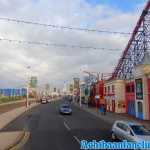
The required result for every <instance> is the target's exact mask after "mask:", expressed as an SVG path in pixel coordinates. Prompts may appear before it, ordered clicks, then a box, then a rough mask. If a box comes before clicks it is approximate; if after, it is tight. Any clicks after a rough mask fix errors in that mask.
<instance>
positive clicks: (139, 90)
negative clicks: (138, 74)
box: [135, 79, 143, 100]
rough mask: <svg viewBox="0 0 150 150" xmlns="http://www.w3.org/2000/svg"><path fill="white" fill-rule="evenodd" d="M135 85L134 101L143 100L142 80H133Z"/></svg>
mask: <svg viewBox="0 0 150 150" xmlns="http://www.w3.org/2000/svg"><path fill="white" fill-rule="evenodd" d="M135 85H136V99H140V100H141V99H143V83H142V79H136V80H135Z"/></svg>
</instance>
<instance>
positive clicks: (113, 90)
mask: <svg viewBox="0 0 150 150" xmlns="http://www.w3.org/2000/svg"><path fill="white" fill-rule="evenodd" d="M114 92H115V86H114V85H112V93H114Z"/></svg>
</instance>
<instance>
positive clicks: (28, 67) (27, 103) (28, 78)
mask: <svg viewBox="0 0 150 150" xmlns="http://www.w3.org/2000/svg"><path fill="white" fill-rule="evenodd" d="M27 69H28V71H27V97H26V107H27V108H28V106H29V82H30V77H29V70H30V69H31V67H30V66H27Z"/></svg>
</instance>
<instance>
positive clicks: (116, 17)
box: [0, 0, 147, 88]
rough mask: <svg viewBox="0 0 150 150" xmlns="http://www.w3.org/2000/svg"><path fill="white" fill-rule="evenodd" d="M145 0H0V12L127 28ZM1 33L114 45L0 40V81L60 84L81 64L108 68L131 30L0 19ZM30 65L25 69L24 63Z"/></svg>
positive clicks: (17, 16)
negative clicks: (57, 27)
mask: <svg viewBox="0 0 150 150" xmlns="http://www.w3.org/2000/svg"><path fill="white" fill-rule="evenodd" d="M146 2H147V1H146V0H61V1H60V0H26V1H24V0H0V17H7V18H12V19H21V20H26V21H33V22H39V23H45V24H54V25H60V26H72V27H84V28H85V27H86V28H89V29H97V30H110V31H118V32H132V31H133V28H134V27H135V25H136V22H137V20H138V18H139V16H140V14H141V12H142V10H143V8H144V6H145V4H146ZM0 38H8V39H14V40H26V41H42V42H46V43H56V44H68V45H81V46H91V47H104V48H106V49H110V48H111V49H120V50H119V51H117V50H116V51H109V50H92V49H80V48H60V47H59V48H58V47H52V46H49V47H48V46H44V45H43V46H42V45H28V44H21V43H20V44H18V43H13V42H6V41H0V56H1V59H0V68H1V69H0V87H1V88H4V87H5V88H6V87H22V86H26V81H27V79H28V77H29V76H37V77H38V83H39V86H42V85H44V84H46V83H49V84H50V86H56V87H63V85H64V82H65V83H67V82H70V81H71V79H72V78H73V77H82V76H84V73H83V70H87V71H97V72H105V73H110V72H112V71H113V69H114V67H115V66H116V65H117V62H118V59H119V58H120V56H121V54H122V52H123V50H124V48H125V46H126V44H127V42H128V40H129V38H130V36H125V35H119V34H117V35H114V34H106V33H98V32H83V31H75V30H61V29H54V28H51V27H42V26H37V25H29V24H21V23H13V22H6V21H2V20H0ZM28 66H30V69H28V68H27V67H28Z"/></svg>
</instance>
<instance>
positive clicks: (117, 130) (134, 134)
mask: <svg viewBox="0 0 150 150" xmlns="http://www.w3.org/2000/svg"><path fill="white" fill-rule="evenodd" d="M111 137H112V139H113V140H116V139H119V140H121V141H122V140H127V141H130V142H140V141H143V140H144V141H150V130H148V129H147V128H145V127H144V126H143V125H141V124H139V123H136V122H130V121H121V120H120V121H116V122H115V123H114V125H113V127H112V130H111Z"/></svg>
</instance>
